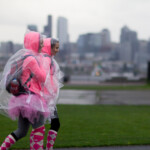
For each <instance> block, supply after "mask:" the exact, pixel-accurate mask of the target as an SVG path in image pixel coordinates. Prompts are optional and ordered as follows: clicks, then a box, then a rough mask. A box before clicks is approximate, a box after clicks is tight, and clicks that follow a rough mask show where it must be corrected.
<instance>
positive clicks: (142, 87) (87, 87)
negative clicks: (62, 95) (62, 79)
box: [62, 84, 150, 90]
mask: <svg viewBox="0 0 150 150" xmlns="http://www.w3.org/2000/svg"><path fill="white" fill-rule="evenodd" d="M62 89H64V90H68V89H69V90H150V84H144V85H134V84H133V85H105V86H104V85H67V84H66V85H65V86H64V87H63V88H62Z"/></svg>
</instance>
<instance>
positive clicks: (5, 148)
mask: <svg viewBox="0 0 150 150" xmlns="http://www.w3.org/2000/svg"><path fill="white" fill-rule="evenodd" d="M15 142H16V140H15V139H14V137H13V136H12V135H11V134H10V135H8V136H7V137H6V139H5V141H4V142H3V144H2V145H1V147H0V150H8V149H9V148H10V147H11V146H12V145H13V144H15Z"/></svg>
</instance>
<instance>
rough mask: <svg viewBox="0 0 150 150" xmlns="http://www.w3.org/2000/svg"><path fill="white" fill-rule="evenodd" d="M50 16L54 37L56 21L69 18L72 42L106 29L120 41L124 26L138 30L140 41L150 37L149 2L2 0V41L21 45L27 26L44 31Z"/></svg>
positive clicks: (0, 32)
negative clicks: (61, 17)
mask: <svg viewBox="0 0 150 150" xmlns="http://www.w3.org/2000/svg"><path fill="white" fill-rule="evenodd" d="M48 15H52V17H53V18H52V19H53V37H56V22H57V18H58V17H59V16H63V17H66V18H67V19H68V32H69V35H70V41H72V42H76V40H77V38H78V36H79V35H80V34H84V33H89V32H94V33H97V32H100V31H101V30H102V29H104V28H107V29H109V30H110V32H111V39H112V41H114V42H118V41H119V37H120V29H121V28H122V27H123V26H124V25H127V26H128V27H129V28H130V29H131V30H134V31H137V32H138V37H139V39H145V40H148V39H149V38H150V0H0V41H8V40H12V41H13V42H16V43H22V42H23V36H24V33H25V31H26V28H27V25H28V24H36V25H37V26H38V29H39V31H40V32H42V31H43V27H44V25H46V24H47V16H48Z"/></svg>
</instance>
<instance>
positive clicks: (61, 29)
mask: <svg viewBox="0 0 150 150" xmlns="http://www.w3.org/2000/svg"><path fill="white" fill-rule="evenodd" d="M57 38H58V39H59V47H60V49H63V48H64V45H65V44H67V43H68V42H69V34H68V20H67V19H66V18H65V17H58V20H57Z"/></svg>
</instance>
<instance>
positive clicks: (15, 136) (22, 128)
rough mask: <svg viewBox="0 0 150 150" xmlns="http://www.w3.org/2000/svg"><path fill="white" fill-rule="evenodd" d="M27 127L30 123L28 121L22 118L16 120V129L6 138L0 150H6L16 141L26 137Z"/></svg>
mask: <svg viewBox="0 0 150 150" xmlns="http://www.w3.org/2000/svg"><path fill="white" fill-rule="evenodd" d="M29 126H30V123H29V121H28V119H26V118H22V116H20V117H19V120H18V129H17V130H15V131H14V132H12V133H11V134H10V135H8V136H7V137H6V139H5V140H4V142H3V144H2V145H1V147H0V150H8V149H9V148H10V147H11V146H12V145H13V144H14V143H15V142H16V141H17V140H19V139H21V138H23V137H24V136H26V134H27V132H28V130H29Z"/></svg>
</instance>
